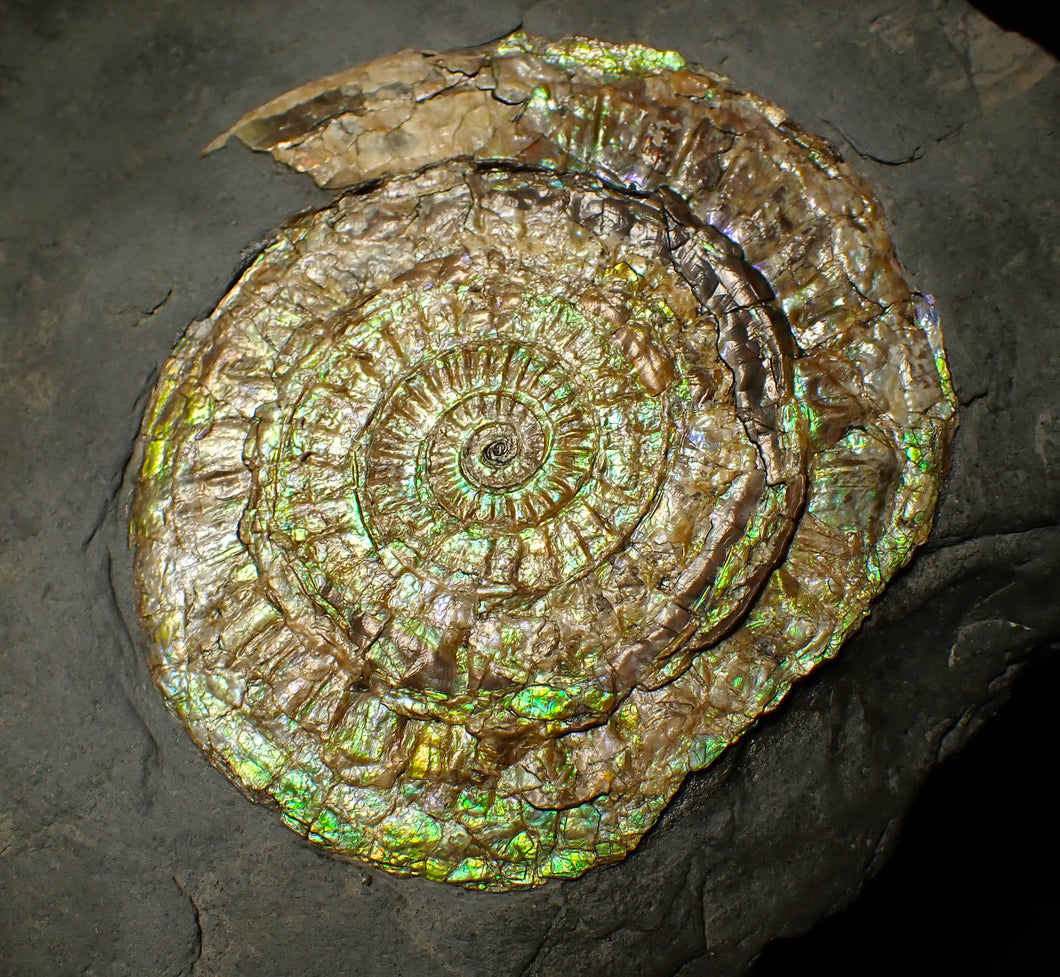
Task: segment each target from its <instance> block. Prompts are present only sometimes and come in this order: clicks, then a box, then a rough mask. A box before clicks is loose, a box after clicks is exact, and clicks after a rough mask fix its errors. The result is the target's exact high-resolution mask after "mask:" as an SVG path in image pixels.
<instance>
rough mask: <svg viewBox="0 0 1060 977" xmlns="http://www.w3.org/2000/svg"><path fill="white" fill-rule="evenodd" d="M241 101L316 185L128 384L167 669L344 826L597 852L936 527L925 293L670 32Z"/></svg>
mask: <svg viewBox="0 0 1060 977" xmlns="http://www.w3.org/2000/svg"><path fill="white" fill-rule="evenodd" d="M232 131H233V132H234V133H235V134H236V135H237V136H239V137H240V138H241V139H243V140H244V141H245V142H246V143H247V144H248V145H250V146H251V147H252V148H255V149H263V150H270V151H272V153H273V154H274V155H275V156H276V157H277V158H278V159H280V160H282V161H284V162H285V163H289V164H290V165H292V166H294V167H296V168H297V169H299V170H302V171H305V172H308V173H309V174H311V175H312V177H313V178H314V179H315V180H317V182H319V183H320V184H322V185H324V186H327V187H334V188H345V192H344V193H343V194H342V195H341V196H339V197H338V198H337V199H336V200H335V201H334V202H333V203H332V204H331V205H329V206H327V207H324V208H323V209H320V210H318V211H316V212H313V213H307V214H303V215H301V216H298V217H296V218H294V219H293V220H291V221H290V222H289V223H288V224H286V225H285V226H284V227H282V228H281V229H280V230H279V231H278V232H277V233H276V234H275V236H274V237H273V238H272V240H271V241H270V243H269V244H268V245H267V246H266V247H265V248H264V249H263V250H262V251H261V253H260V254H259V255H258V256H257V257H256V259H255V260H254V261H253V263H252V264H251V265H250V266H249V267H248V268H247V269H246V271H245V272H244V273H243V274H242V276H241V277H240V278H239V280H238V281H237V283H236V284H235V285H234V287H233V288H232V289H231V290H230V291H229V293H228V294H227V295H226V296H225V298H224V299H223V300H222V301H221V303H220V304H219V305H218V307H217V309H216V310H215V311H214V313H213V314H212V315H211V316H210V317H209V318H208V319H206V320H205V321H202V322H197V323H194V324H193V325H192V326H191V327H190V328H189V330H188V331H187V333H186V334H185V336H184V337H183V338H182V339H181V340H180V342H179V344H178V345H177V347H176V349H175V351H174V353H173V355H172V357H171V359H170V360H169V362H168V363H167V365H166V367H165V369H164V371H163V373H162V376H161V378H160V380H159V382H158V384H157V387H156V389H155V392H154V395H153V398H152V400H151V402H150V405H149V407H148V410H147V413H146V417H145V420H144V426H143V431H142V434H141V439H140V446H141V452H142V463H141V465H140V480H139V484H138V488H137V492H136V497H135V500H134V503H133V511H132V521H131V535H132V540H133V542H134V544H135V548H136V568H137V582H138V587H139V590H140V596H141V609H142V615H143V618H144V621H145V626H146V629H147V633H148V636H149V639H150V643H151V647H152V672H153V676H154V679H155V681H156V683H157V685H158V686H159V688H160V689H161V691H162V693H163V695H164V697H165V699H166V701H167V703H168V705H169V706H170V707H171V709H173V710H174V711H175V712H176V713H177V714H178V715H179V716H180V718H181V719H182V720H183V722H184V723H185V725H186V726H187V728H188V729H189V731H190V733H191V735H192V737H193V738H194V739H195V741H196V742H197V743H199V744H200V745H201V747H202V748H203V750H204V751H205V752H206V753H207V755H208V756H209V758H210V760H211V761H212V762H213V763H215V764H216V765H218V766H219V767H221V768H222V769H223V770H224V771H225V772H226V773H227V774H228V775H229V776H230V777H231V778H232V779H233V780H234V781H235V782H236V783H237V784H238V785H239V786H240V787H241V788H242V789H243V790H244V791H245V792H247V793H248V794H250V795H251V796H253V797H256V798H258V799H261V800H265V801H268V802H270V803H273V804H274V805H276V806H278V808H279V809H280V811H281V812H282V816H283V818H284V820H285V821H286V822H287V823H288V824H289V825H290V826H291V827H292V828H294V829H295V830H297V831H298V832H299V833H301V834H302V835H303V836H304V837H306V838H307V839H309V840H310V841H311V842H314V843H316V844H317V845H320V846H323V847H324V848H327V849H329V850H331V851H333V852H336V853H339V854H342V855H347V856H352V857H355V858H359V859H363V860H367V861H370V862H373V863H375V864H377V865H379V866H381V867H383V868H385V869H387V870H389V871H392V872H397V873H402V874H408V873H415V874H422V875H426V876H428V877H430V878H434V879H440V880H445V881H449V882H455V883H461V884H464V885H467V886H472V887H479V888H490V889H508V888H514V887H519V886H528V885H535V884H538V883H540V882H542V881H544V880H546V879H548V878H553V877H573V876H576V875H578V874H580V873H581V872H583V871H584V870H585V869H586V868H588V867H589V866H591V865H593V864H595V863H600V862H605V861H608V860H613V859H615V858H618V857H621V856H622V855H623V854H625V853H627V852H628V851H629V850H631V849H632V848H633V847H634V846H635V845H636V843H637V842H638V840H639V839H640V838H641V837H642V836H643V834H644V833H645V832H646V831H647V830H648V828H649V827H650V826H651V825H652V823H653V822H654V821H655V819H656V818H657V817H658V815H659V813H660V812H661V810H662V809H663V807H664V806H665V805H666V803H667V801H668V800H669V799H670V798H671V797H672V795H673V794H674V792H675V791H676V789H677V788H678V786H679V785H680V783H681V781H682V779H683V778H684V776H685V775H686V774H687V773H688V772H689V771H691V770H696V769H701V768H703V767H705V766H707V765H708V764H709V763H710V762H711V761H712V760H713V759H714V758H715V757H716V756H717V755H718V754H719V753H720V752H721V751H722V750H723V749H724V748H725V746H726V745H727V744H730V743H732V742H733V741H734V740H735V739H736V738H738V737H739V736H740V735H741V734H742V733H743V732H744V731H745V730H746V729H747V728H748V726H749V725H750V724H751V723H752V722H753V721H754V720H755V718H756V717H758V716H759V715H761V714H762V713H763V712H764V711H766V710H768V709H770V708H772V707H773V706H775V705H776V703H777V702H778V701H779V700H780V698H781V697H782V696H783V695H784V693H785V692H786V690H787V689H788V688H789V686H790V684H791V683H792V682H793V681H794V680H795V679H797V678H798V677H799V676H802V675H804V674H806V673H807V672H808V671H809V670H810V669H812V668H813V667H814V666H815V665H816V664H818V663H819V662H820V661H822V660H823V659H825V658H827V657H829V656H831V655H834V654H835V652H836V651H837V650H838V648H839V646H840V645H841V644H842V642H843V641H844V640H845V639H846V638H847V637H848V636H849V635H850V633H851V632H852V631H853V630H854V629H855V628H856V627H857V626H858V623H859V622H860V621H861V619H862V618H863V617H864V615H865V614H866V613H867V610H868V606H869V602H870V601H871V599H872V598H873V597H874V596H875V595H876V594H877V593H878V592H879V591H880V589H881V588H882V587H883V585H884V583H885V581H886V580H887V579H888V578H889V577H890V576H891V575H892V574H894V572H895V571H896V570H897V569H898V568H899V567H901V566H902V565H903V564H904V563H905V562H906V561H907V560H908V558H909V556H910V554H911V552H912V550H913V548H914V547H915V546H917V545H918V544H919V543H921V542H922V541H923V540H924V539H925V537H926V535H927V532H928V529H929V526H930V521H931V515H932V511H933V508H934V505H935V501H936V496H937V490H938V483H939V479H940V477H941V473H942V469H943V467H944V464H945V456H946V451H947V447H948V442H949V437H950V434H951V431H952V428H953V425H954V423H955V415H954V401H953V394H952V391H951V389H950V385H949V380H948V376H947V372H946V365H945V359H944V354H943V350H942V346H941V338H940V334H939V330H938V323H937V318H936V316H935V314H934V310H933V306H932V305H931V303H930V301H929V300H928V299H925V298H924V297H922V296H919V295H916V294H913V293H911V291H910V289H909V287H908V285H907V284H906V282H905V280H904V278H903V275H902V272H901V270H900V267H899V265H898V263H897V260H896V258H895V255H894V252H893V248H892V245H891V243H890V240H889V238H888V236H887V234H886V232H885V230H884V229H883V226H882V218H881V215H880V213H879V207H878V204H877V203H876V201H875V199H874V198H873V196H872V195H871V193H870V192H869V190H868V189H867V188H866V187H865V185H864V184H863V183H862V182H861V180H860V179H858V178H857V177H856V176H855V175H854V174H853V173H852V172H851V171H850V170H849V169H848V168H847V167H846V166H845V165H844V163H843V162H842V160H841V159H840V157H839V155H838V153H837V152H836V151H835V149H834V148H833V147H832V146H831V145H830V144H829V143H827V142H826V141H824V140H822V139H819V138H816V137H813V136H810V135H808V134H806V133H805V132H803V131H802V130H801V129H800V128H799V127H798V126H796V125H795V124H794V123H793V122H792V121H791V120H790V119H789V118H788V117H787V115H786V114H785V113H784V112H783V111H781V110H780V109H778V108H776V107H775V106H773V105H771V104H769V103H766V102H764V101H762V100H761V99H759V98H756V97H755V96H753V95H750V94H747V93H745V92H742V91H739V90H737V89H736V88H734V87H733V86H732V85H731V83H730V82H728V81H727V80H725V79H723V78H720V77H718V76H715V75H713V74H710V73H708V72H706V71H704V70H702V69H699V68H691V67H689V66H688V65H686V64H685V63H684V61H683V60H682V59H681V58H680V57H679V56H678V55H676V54H674V53H672V52H660V51H655V50H651V49H649V48H644V47H640V46H637V45H609V44H605V43H603V42H599V41H594V40H591V39H587V38H573V39H572V38H568V39H565V40H561V41H558V42H546V41H544V40H541V39H538V38H533V37H528V36H526V35H522V34H516V35H512V36H510V37H508V38H505V39H504V40H502V41H499V42H497V43H495V44H492V45H490V46H488V47H486V48H482V49H478V50H473V51H462V52H457V53H451V54H435V53H419V52H405V53H402V54H398V55H396V56H394V57H391V58H388V59H384V60H382V61H378V62H375V63H372V64H369V65H367V66H365V67H362V68H357V69H354V70H351V71H348V72H345V73H343V74H340V75H334V76H331V77H329V78H326V79H323V80H322V81H320V82H318V83H315V84H312V85H308V86H305V87H304V88H301V89H298V90H296V91H295V92H292V93H290V94H289V95H287V96H283V97H282V98H279V99H277V100H275V101H274V102H271V103H269V104H268V105H266V106H264V107H263V108H262V109H260V110H258V111H257V112H255V113H252V114H251V115H249V116H247V117H245V118H244V119H243V120H241V121H240V122H239V123H237V125H236V126H235V127H234V129H233V130H232ZM226 135H227V134H226Z"/></svg>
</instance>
